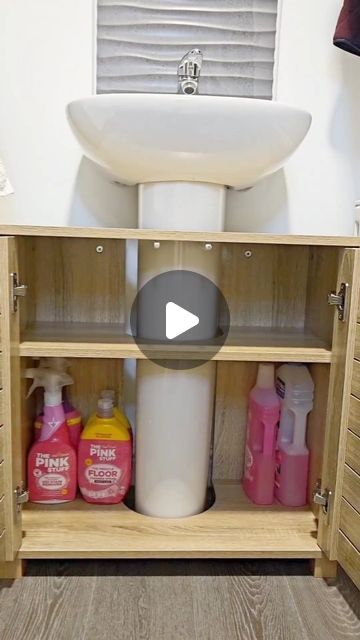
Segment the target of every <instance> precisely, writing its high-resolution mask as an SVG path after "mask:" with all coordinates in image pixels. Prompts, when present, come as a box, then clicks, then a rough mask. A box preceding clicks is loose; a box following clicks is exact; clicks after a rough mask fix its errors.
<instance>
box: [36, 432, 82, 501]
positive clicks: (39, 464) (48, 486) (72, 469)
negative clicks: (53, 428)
mask: <svg viewBox="0 0 360 640" xmlns="http://www.w3.org/2000/svg"><path fill="white" fill-rule="evenodd" d="M40 447H41V444H40V443H38V444H37V446H36V447H35V448H34V449H33V450H32V451H31V453H30V456H29V471H28V480H29V490H30V500H31V501H33V502H68V501H69V500H74V498H75V495H76V456H75V452H74V451H73V450H72V448H71V447H70V446H64V449H63V450H62V449H61V448H59V445H58V444H57V445H56V444H55V443H48V444H47V446H46V449H47V450H46V451H43V450H36V449H37V448H38V449H40Z"/></svg>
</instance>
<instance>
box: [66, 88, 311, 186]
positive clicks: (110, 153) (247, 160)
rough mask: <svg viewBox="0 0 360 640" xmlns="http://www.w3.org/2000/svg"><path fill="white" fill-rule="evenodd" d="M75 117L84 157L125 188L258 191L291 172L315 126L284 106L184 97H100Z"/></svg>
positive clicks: (83, 103)
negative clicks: (193, 185)
mask: <svg viewBox="0 0 360 640" xmlns="http://www.w3.org/2000/svg"><path fill="white" fill-rule="evenodd" d="M67 114H68V118H69V122H70V124H71V127H72V130H73V132H74V134H75V136H76V138H77V139H78V141H79V142H80V144H81V147H82V149H83V151H84V154H85V155H86V156H88V157H89V158H91V159H92V160H94V161H95V162H96V163H98V164H99V165H101V166H102V167H104V168H105V169H107V170H108V171H109V172H110V173H111V174H112V175H113V176H115V177H116V178H117V179H118V180H119V181H120V182H122V183H124V184H138V183H147V182H170V181H171V182H172V181H186V182H208V183H215V184H222V185H228V186H232V187H237V188H246V187H250V186H252V185H254V184H255V183H256V182H258V180H260V179H261V178H263V177H264V176H267V175H269V174H271V173H273V172H274V171H277V169H279V168H280V167H282V166H283V165H284V163H285V162H286V160H287V159H288V157H289V156H290V155H291V154H292V153H293V151H295V149H296V148H297V147H298V145H299V144H300V143H301V141H302V140H303V138H304V136H305V135H306V133H307V131H308V129H309V127H310V123H311V116H310V114H309V113H307V112H306V111H303V110H302V109H297V108H294V107H288V106H286V105H283V104H279V103H277V102H270V101H266V100H255V99H248V98H231V97H222V96H201V95H200V96H187V95H177V94H140V93H123V94H106V95H96V96H91V97H89V98H84V99H82V100H75V101H74V102H71V103H70V104H69V105H68V107H67Z"/></svg>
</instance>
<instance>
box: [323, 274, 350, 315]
mask: <svg viewBox="0 0 360 640" xmlns="http://www.w3.org/2000/svg"><path fill="white" fill-rule="evenodd" d="M349 288H350V287H349V283H348V282H342V283H341V286H340V289H339V292H338V293H336V292H335V291H331V293H329V294H328V304H331V305H335V306H336V307H337V309H338V318H339V320H341V321H342V322H345V320H346V317H347V308H348V294H349Z"/></svg>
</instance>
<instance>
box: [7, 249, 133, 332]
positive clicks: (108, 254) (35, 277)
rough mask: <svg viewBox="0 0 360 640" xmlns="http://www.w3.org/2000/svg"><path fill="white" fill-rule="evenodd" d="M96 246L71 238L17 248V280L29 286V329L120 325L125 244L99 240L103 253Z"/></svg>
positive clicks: (27, 314) (122, 304) (123, 299)
mask: <svg viewBox="0 0 360 640" xmlns="http://www.w3.org/2000/svg"><path fill="white" fill-rule="evenodd" d="M97 246H100V245H99V243H98V242H97V241H96V240H92V239H83V238H71V237H70V238H54V237H48V238H40V237H39V238H26V239H23V241H22V242H21V243H19V253H20V265H19V269H20V277H21V278H22V280H23V281H24V282H25V284H27V285H28V295H27V296H26V298H25V304H26V316H27V325H28V326H31V325H32V324H33V323H36V322H44V321H45V322H46V321H53V322H93V323H97V322H99V323H101V322H106V323H117V324H118V323H123V322H124V301H125V289H124V287H125V283H124V278H125V265H124V256H125V253H124V251H125V248H124V243H123V242H121V241H118V240H111V239H107V240H103V241H102V242H101V246H102V248H103V251H102V252H101V253H98V252H97V251H96V248H97ZM22 314H24V309H23V312H22ZM22 328H23V327H22Z"/></svg>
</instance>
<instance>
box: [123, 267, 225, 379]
mask: <svg viewBox="0 0 360 640" xmlns="http://www.w3.org/2000/svg"><path fill="white" fill-rule="evenodd" d="M130 323H131V333H132V335H133V338H134V340H135V342H136V343H137V345H138V347H139V348H140V349H141V351H142V353H143V354H144V355H145V357H146V358H147V359H149V360H152V361H153V362H156V363H157V364H160V365H161V366H164V367H166V368H169V369H192V368H194V367H197V366H199V365H201V364H203V363H204V362H206V361H208V360H211V359H212V358H214V356H215V355H216V353H217V352H218V351H219V349H221V347H222V346H223V344H224V343H225V341H226V338H227V335H228V332H229V326H230V312H229V308H228V305H227V302H226V300H225V298H224V296H223V294H222V292H221V291H220V289H219V288H218V287H217V286H216V285H215V284H214V283H213V282H212V281H211V280H210V279H209V278H206V277H205V276H203V275H200V274H199V273H196V272H194V271H188V270H185V269H179V270H173V271H166V272H164V273H161V274H159V275H157V276H154V277H153V278H150V279H149V280H148V281H147V282H146V283H145V284H144V285H143V286H142V287H141V288H140V289H139V291H138V293H137V295H136V298H135V300H134V303H133V305H132V308H131V316H130Z"/></svg>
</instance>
